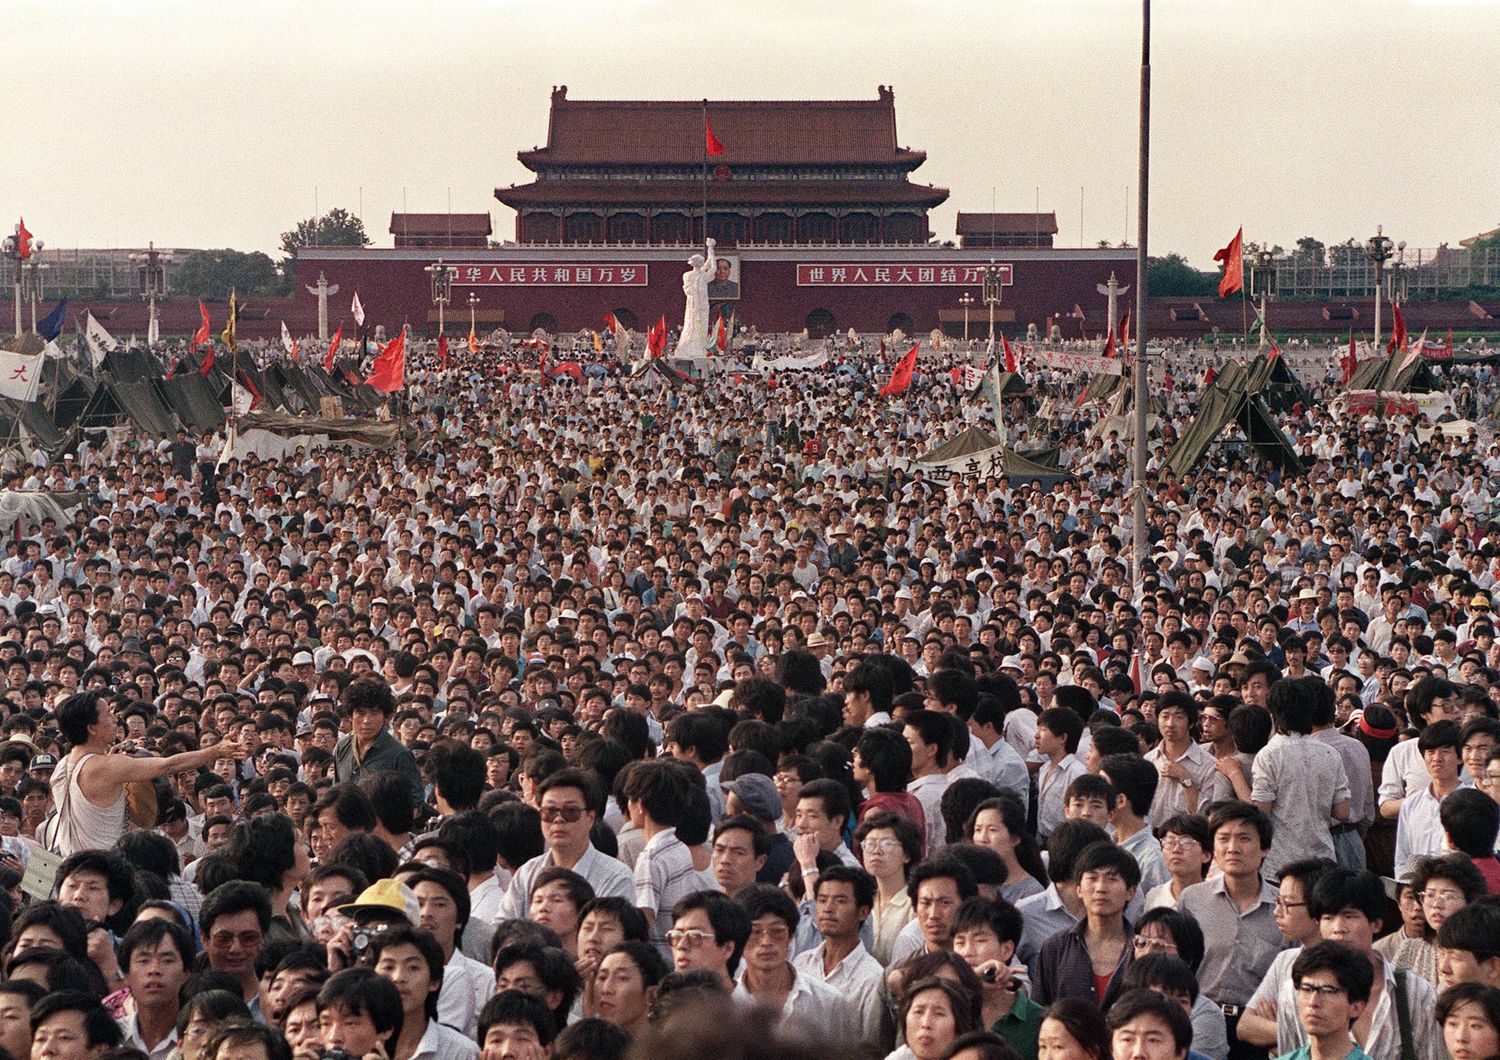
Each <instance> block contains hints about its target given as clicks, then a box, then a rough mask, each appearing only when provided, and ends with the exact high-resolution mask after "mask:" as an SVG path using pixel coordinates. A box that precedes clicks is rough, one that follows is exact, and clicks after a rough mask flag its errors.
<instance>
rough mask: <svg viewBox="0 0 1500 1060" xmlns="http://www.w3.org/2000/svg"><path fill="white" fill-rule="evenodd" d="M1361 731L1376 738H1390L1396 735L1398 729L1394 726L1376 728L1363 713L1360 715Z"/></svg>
mask: <svg viewBox="0 0 1500 1060" xmlns="http://www.w3.org/2000/svg"><path fill="white" fill-rule="evenodd" d="M1359 731H1360V732H1362V733H1364V734H1365V735H1366V736H1368V737H1370V738H1371V739H1375V740H1389V739H1390V738H1391V737H1392V736H1395V735H1396V729H1395V727H1394V726H1392V727H1391V728H1389V729H1377V728H1375V726H1373V725H1371V724H1370V723H1369V722H1368V721H1366V720H1365V716H1364V715H1363V714H1361V715H1360V716H1359Z"/></svg>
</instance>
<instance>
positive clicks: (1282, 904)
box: [1276, 898, 1307, 909]
mask: <svg viewBox="0 0 1500 1060" xmlns="http://www.w3.org/2000/svg"><path fill="white" fill-rule="evenodd" d="M1306 907H1307V903H1306V902H1288V901H1287V900H1286V899H1285V898H1278V899H1276V908H1277V909H1305V908H1306Z"/></svg>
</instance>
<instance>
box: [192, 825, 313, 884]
mask: <svg viewBox="0 0 1500 1060" xmlns="http://www.w3.org/2000/svg"><path fill="white" fill-rule="evenodd" d="M163 838H165V837H163ZM167 841H168V842H169V843H170V842H171V840H167ZM301 841H302V837H301V836H300V835H298V834H297V826H296V825H295V824H293V823H292V819H291V818H290V817H288V816H287V815H286V814H284V813H267V814H262V815H261V816H259V817H252V818H250V819H249V820H248V821H244V822H242V823H241V824H238V825H236V826H235V829H234V832H233V833H232V834H231V835H230V837H229V852H230V856H231V857H232V858H233V859H234V864H235V870H236V873H237V875H238V876H239V877H240V878H242V879H246V880H253V881H255V882H256V883H258V884H260V885H261V886H262V887H264V888H265V889H266V890H267V891H278V890H280V889H281V886H282V881H283V879H284V878H285V877H286V874H287V873H289V872H291V871H292V870H293V869H294V868H296V866H297V854H296V845H297V844H298V843H300V842H301Z"/></svg>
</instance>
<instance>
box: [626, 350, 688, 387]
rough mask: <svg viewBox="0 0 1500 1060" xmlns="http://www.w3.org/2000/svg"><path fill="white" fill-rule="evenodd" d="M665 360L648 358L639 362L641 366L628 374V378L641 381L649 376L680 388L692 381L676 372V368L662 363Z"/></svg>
mask: <svg viewBox="0 0 1500 1060" xmlns="http://www.w3.org/2000/svg"><path fill="white" fill-rule="evenodd" d="M665 360H666V358H664V357H648V358H647V359H646V360H645V361H643V362H641V364H639V365H638V366H637V367H636V368H635V370H634V371H632V372H631V373H630V378H632V379H643V378H645V377H646V376H651V377H653V378H657V379H664V380H666V381H667V382H668V383H670V384H671V385H672V386H682V385H684V384H685V383H692V382H693V380H692V379H691V378H689V377H688V376H687V375H685V374H684V373H682V372H680V371H678V370H677V369H676V368H673V367H672V366H671V365H669V364H666V363H664V362H665Z"/></svg>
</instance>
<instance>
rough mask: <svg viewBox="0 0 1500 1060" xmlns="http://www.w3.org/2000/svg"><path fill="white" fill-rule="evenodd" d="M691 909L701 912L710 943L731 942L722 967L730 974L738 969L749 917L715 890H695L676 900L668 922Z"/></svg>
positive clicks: (677, 918) (741, 908) (675, 920)
mask: <svg viewBox="0 0 1500 1060" xmlns="http://www.w3.org/2000/svg"><path fill="white" fill-rule="evenodd" d="M695 909H701V910H703V913H704V915H705V916H707V917H708V922H709V924H710V925H712V927H713V929H714V944H715V945H718V946H722V945H724V943H726V942H728V943H732V944H733V946H734V948H733V949H732V950H731V951H730V953H729V960H728V961H727V962H725V963H726V967H727V968H728V969H729V974H730V975H733V974H734V972H735V970H736V969H737V968H738V967H739V963H740V956H741V955H742V954H743V953H744V952H745V943H746V942H748V941H749V940H750V926H751V924H750V914H749V912H748V911H747V910H746V909H745V907H744V906H743V905H741V904H740V903H739V902H737V901H735V900H734V899H733V898H730V897H729V896H728V895H727V894H722V893H720V892H718V891H695V892H694V893H692V894H689V895H686V896H684V897H683V898H681V899H679V900H678V902H677V904H676V905H675V906H673V907H672V922H673V923H674V924H675V923H676V922H677V921H679V920H681V919H682V918H683V917H685V916H687V914H689V913H691V912H692V911H693V910H695Z"/></svg>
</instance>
